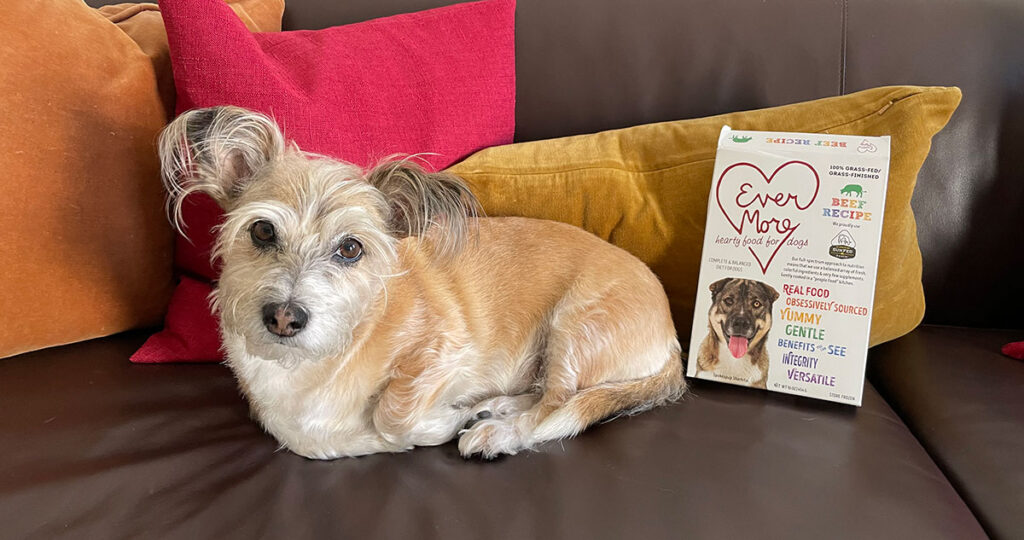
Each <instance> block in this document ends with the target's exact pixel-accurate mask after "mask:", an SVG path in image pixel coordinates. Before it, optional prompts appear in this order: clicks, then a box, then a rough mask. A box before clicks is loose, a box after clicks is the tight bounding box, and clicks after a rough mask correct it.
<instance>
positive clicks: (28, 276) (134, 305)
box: [0, 0, 284, 357]
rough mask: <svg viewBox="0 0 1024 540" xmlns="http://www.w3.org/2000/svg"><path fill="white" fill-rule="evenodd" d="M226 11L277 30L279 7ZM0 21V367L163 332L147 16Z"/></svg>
mask: <svg viewBox="0 0 1024 540" xmlns="http://www.w3.org/2000/svg"><path fill="white" fill-rule="evenodd" d="M232 7H233V8H235V11H236V12H238V13H239V15H240V16H241V17H242V20H243V21H245V22H246V23H247V24H248V25H249V26H250V28H252V29H254V30H259V31H276V30H280V25H281V15H282V13H283V11H284V2H283V0H242V1H240V2H237V3H235V4H233V5H232ZM3 11H4V16H3V17H0V36H4V42H3V44H2V45H0V66H3V68H2V69H0V111H3V114H2V115H0V134H2V136H0V170H2V171H3V176H2V184H0V185H2V193H0V260H2V261H3V268H4V269H3V272H2V274H0V276H2V277H0V313H3V314H4V315H5V317H6V320H5V321H4V324H2V325H0V357H5V356H11V355H15V354H18V353H22V352H26V351H31V350H35V349H40V348H43V347H49V346H53V345H60V344H64V343H70V342H74V341H80V340H84V339H90V338H94V337H100V336H105V335H110V334H114V333H117V332H121V331H123V330H127V329H130V328H134V327H138V326H144V325H155V324H159V323H160V321H161V319H162V317H163V314H164V310H165V309H166V307H167V301H168V298H169V295H170V292H171V287H172V285H173V281H172V279H173V278H172V274H171V255H172V246H173V238H174V237H173V234H172V232H171V229H170V227H169V225H168V223H167V219H166V217H165V213H164V194H163V187H162V186H161V183H160V177H159V163H158V160H157V156H156V149H155V142H156V137H157V134H158V133H159V132H160V129H162V128H163V126H164V124H165V123H166V121H167V118H168V116H169V115H170V114H171V113H172V112H173V103H172V101H171V100H173V97H174V89H173V87H172V79H171V74H170V66H169V62H168V60H167V37H166V35H165V34H164V31H163V22H162V21H161V19H160V14H159V12H158V11H157V6H156V5H155V4H121V5H118V6H107V7H104V8H102V9H100V10H95V9H92V8H90V7H88V6H86V5H85V3H83V2H82V1H81V0H47V1H45V2H39V1H38V0H4V10H3Z"/></svg>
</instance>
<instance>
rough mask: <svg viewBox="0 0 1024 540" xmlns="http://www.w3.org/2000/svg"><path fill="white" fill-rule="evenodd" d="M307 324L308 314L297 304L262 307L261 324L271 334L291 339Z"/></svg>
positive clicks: (275, 304) (289, 303) (287, 303)
mask: <svg viewBox="0 0 1024 540" xmlns="http://www.w3.org/2000/svg"><path fill="white" fill-rule="evenodd" d="M308 322H309V313H307V312H306V310H305V309H303V308H302V306H300V305H298V304H293V303H291V302H285V303H273V304H267V305H265V306H263V324H264V325H266V327H267V330H268V331H269V332H270V333H271V334H274V335H277V336H281V337H292V336H294V335H295V334H298V333H299V332H301V331H302V329H303V328H305V327H306V323H308Z"/></svg>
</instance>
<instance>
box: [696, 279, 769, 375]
mask: <svg viewBox="0 0 1024 540" xmlns="http://www.w3.org/2000/svg"><path fill="white" fill-rule="evenodd" d="M710 288H711V309H710V310H708V335H707V337H705V338H704V341H702V342H701V344H700V349H699V350H698V352H697V373H698V375H699V374H700V373H701V372H708V373H713V374H714V375H715V376H717V377H720V378H724V379H726V380H729V381H733V382H737V383H740V384H744V385H747V386H753V387H755V388H767V384H768V352H767V351H766V350H765V343H767V341H768V332H769V331H770V330H771V328H772V303H773V302H775V300H777V299H778V298H779V293H778V292H777V291H776V290H775V289H773V288H772V287H771V286H770V285H768V284H766V283H762V282H760V281H754V280H752V279H740V278H725V279H720V280H718V281H716V282H714V283H712V284H711V287H710Z"/></svg>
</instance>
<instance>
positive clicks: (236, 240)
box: [161, 107, 475, 362]
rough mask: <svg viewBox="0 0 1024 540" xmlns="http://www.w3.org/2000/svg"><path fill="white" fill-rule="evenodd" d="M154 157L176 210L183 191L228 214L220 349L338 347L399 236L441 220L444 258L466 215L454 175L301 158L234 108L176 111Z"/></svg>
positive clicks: (306, 354)
mask: <svg viewBox="0 0 1024 540" xmlns="http://www.w3.org/2000/svg"><path fill="white" fill-rule="evenodd" d="M161 157H162V162H163V173H164V179H165V182H166V183H167V187H168V190H169V192H170V193H171V201H172V204H173V208H174V210H175V216H180V205H181V201H182V200H183V198H184V196H185V195H187V194H188V193H190V192H192V191H203V192H205V193H208V194H209V195H211V196H212V197H213V198H214V199H215V200H216V201H217V202H218V203H219V204H220V205H221V206H222V207H223V208H224V210H225V221H224V224H223V225H222V227H221V228H220V230H219V233H218V236H217V241H216V245H215V247H214V256H215V257H219V258H220V259H221V262H222V271H221V276H220V280H219V283H218V287H217V291H216V293H215V307H216V308H217V310H218V312H219V314H220V317H221V326H222V331H223V334H224V338H225V343H226V345H227V346H228V348H229V353H230V352H231V348H232V347H243V348H244V351H245V352H246V353H248V354H251V355H253V356H257V357H261V358H266V359H272V360H278V361H283V362H294V361H301V360H307V359H318V358H324V357H326V356H331V355H335V354H338V353H340V352H341V351H342V350H343V349H344V348H345V347H346V346H347V345H348V344H349V343H350V341H351V338H352V333H353V330H354V329H355V328H356V327H357V325H358V324H359V322H360V321H362V320H363V319H364V318H365V317H366V315H367V313H368V312H369V311H370V310H373V309H375V308H377V307H379V304H380V302H381V301H383V299H384V298H385V296H386V288H387V280H388V278H389V277H391V276H392V275H394V273H395V272H396V271H397V268H396V262H397V251H396V250H397V246H398V243H399V242H400V240H401V239H402V238H403V237H406V236H411V235H422V234H426V233H427V231H428V230H435V229H437V228H439V227H440V228H441V229H442V230H440V231H437V233H436V234H433V235H432V236H431V237H432V238H436V239H438V240H439V243H438V242H435V244H436V245H437V246H438V248H437V249H436V250H435V253H436V254H437V255H438V256H445V255H450V254H451V253H453V252H454V251H455V250H457V249H458V248H459V247H460V246H461V243H462V242H463V241H464V237H465V233H466V230H467V227H468V224H467V220H466V217H467V215H470V214H473V213H474V211H475V200H474V199H472V195H471V194H469V192H468V190H467V189H466V188H465V186H464V185H463V184H461V182H459V181H458V180H457V179H455V178H454V177H451V176H448V175H443V174H428V173H426V172H424V171H423V170H422V169H420V168H418V167H416V166H415V165H412V164H410V163H407V162H392V163H387V164H385V165H382V166H380V167H378V168H376V169H373V170H371V171H369V172H366V171H363V170H362V169H361V168H359V167H357V166H354V165H351V164H348V163H342V162H338V161H333V160H330V159H327V158H324V157H320V156H312V155H308V154H304V153H302V152H300V151H299V150H298V149H297V148H295V147H294V146H288V145H287V144H286V143H285V141H284V138H283V136H282V134H281V133H280V131H279V129H278V128H277V126H276V125H275V124H274V122H273V121H272V120H270V119H269V118H267V117H265V116H262V115H259V114H257V113H253V112H250V111H246V110H244V109H238V108H233V107H216V108H212V109H201V110H197V111H190V112H188V113H185V114H184V115H182V116H180V117H179V118H178V119H177V120H175V121H174V122H173V123H172V124H171V125H170V126H168V128H167V129H166V130H165V132H164V134H163V135H162V136H161ZM438 221H440V222H443V226H437V223H436V222H438Z"/></svg>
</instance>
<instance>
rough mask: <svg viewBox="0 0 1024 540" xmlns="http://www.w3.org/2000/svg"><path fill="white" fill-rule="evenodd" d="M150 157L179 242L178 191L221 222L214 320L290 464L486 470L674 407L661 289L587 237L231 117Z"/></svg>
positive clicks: (432, 178) (668, 321) (169, 140)
mask: <svg viewBox="0 0 1024 540" xmlns="http://www.w3.org/2000/svg"><path fill="white" fill-rule="evenodd" d="M159 147H160V148H159V150H160V156H161V166H162V176H163V179H164V183H165V185H166V188H167V190H168V192H169V198H168V199H169V211H170V212H171V219H172V221H173V222H174V223H175V225H176V226H177V227H178V229H179V231H181V230H182V226H181V205H182V201H183V200H184V199H185V197H186V196H187V195H189V194H190V193H193V192H202V193H206V194H208V195H209V196H210V197H212V198H213V199H214V200H215V201H216V202H217V203H218V204H219V205H220V206H221V207H222V208H223V209H224V211H225V220H224V222H223V224H222V225H221V226H220V228H219V230H218V231H217V237H216V241H215V246H214V251H213V257H214V258H215V259H219V260H220V262H221V263H222V272H221V275H220V278H219V281H218V282H217V284H216V288H215V292H214V293H213V296H212V306H213V308H214V310H215V311H216V313H217V314H218V315H219V317H220V321H221V334H222V335H221V338H222V341H223V347H224V349H225V351H226V358H227V360H226V363H227V365H228V366H229V367H230V368H231V369H232V370H233V372H234V374H235V376H236V378H237V380H238V383H239V386H240V389H241V391H242V393H243V394H244V396H245V397H246V398H247V400H248V402H249V404H250V409H251V411H252V413H253V416H254V417H255V419H256V420H257V421H259V422H260V423H261V424H262V426H263V428H264V429H265V430H266V431H267V432H269V433H270V434H271V435H273V436H274V437H275V438H276V439H277V440H278V441H279V442H280V443H281V444H282V445H283V447H286V448H287V449H289V450H291V451H292V452H295V453H297V454H299V455H302V456H305V457H308V458H313V459H333V458H338V457H344V456H360V455H364V454H372V453H377V452H402V451H406V450H409V449H411V448H413V447H415V446H431V445H439V444H443V443H445V442H447V441H450V440H452V439H454V438H456V437H458V449H459V452H460V453H461V454H462V455H463V456H465V457H467V458H468V457H471V456H479V457H482V458H485V459H491V458H494V457H496V456H499V455H502V454H515V453H517V452H519V451H522V450H526V449H532V448H534V447H535V446H536V445H537V444H539V443H542V442H545V441H551V440H557V439H561V438H565V437H571V436H574V435H576V434H578V433H579V432H580V431H582V430H583V429H584V428H586V427H587V426H589V425H590V424H593V423H594V422H596V421H598V420H601V419H604V418H607V417H609V416H612V415H616V414H632V413H636V412H639V411H642V410H646V409H649V408H651V407H654V406H658V405H663V404H667V403H671V402H673V401H675V400H677V399H678V398H679V397H680V396H681V395H682V394H683V393H684V392H685V390H686V384H685V382H684V379H683V376H682V359H681V348H680V346H679V342H678V340H677V337H676V332H675V328H674V326H673V323H672V318H671V315H670V313H669V304H668V300H667V298H666V296H665V291H664V289H663V288H662V286H661V284H660V282H659V281H658V279H657V278H656V277H655V276H654V274H653V273H652V272H651V271H650V269H649V268H647V266H646V265H645V264H644V263H642V262H641V261H640V260H638V259H636V258H635V257H633V256H632V255H630V254H629V253H627V252H626V251H624V250H622V249H619V248H617V247H615V246H612V245H611V244H608V243H607V242H604V241H602V240H600V239H599V238H597V237H596V236H593V235H591V234H590V233H588V232H585V231H583V230H581V229H579V228H576V227H573V226H570V225H566V224H561V223H555V222H549V221H542V220H532V219H525V218H511V217H510V218H484V217H479V214H480V212H479V203H478V201H477V200H476V199H475V198H474V196H473V194H472V192H471V191H470V190H469V188H468V187H467V185H466V184H465V182H464V181H462V180H461V179H459V178H457V177H455V176H453V175H450V174H446V173H443V172H438V173H434V172H427V171H425V170H424V169H423V168H421V167H419V166H417V165H416V164H414V163H413V162H412V161H410V160H408V159H406V160H397V161H394V160H393V161H388V162H385V163H383V164H380V165H378V166H376V167H373V168H371V169H369V170H364V169H362V168H360V167H358V166H355V165H352V164H349V163H344V162H341V161H336V160H333V159H329V158H327V157H324V156H318V155H315V154H309V153H304V152H302V151H301V150H300V149H299V148H298V147H297V146H296V145H295V144H294V143H291V142H288V141H286V140H285V137H284V135H283V134H282V133H281V130H280V129H279V127H278V126H277V124H276V123H275V122H274V121H273V120H272V119H271V118H269V117H267V116H264V115H262V114H259V113H255V112H252V111H248V110H245V109H241V108H237V107H214V108H208V109H197V110H193V111H189V112H186V113H184V114H182V115H181V116H179V117H178V118H177V119H176V120H174V121H173V122H172V123H171V124H170V125H169V126H168V127H167V128H165V130H164V131H163V133H162V134H161V137H160V141H159ZM182 232H183V231H182Z"/></svg>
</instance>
